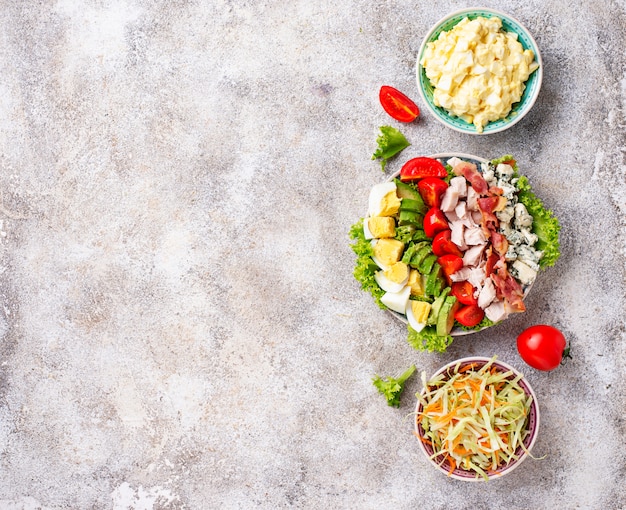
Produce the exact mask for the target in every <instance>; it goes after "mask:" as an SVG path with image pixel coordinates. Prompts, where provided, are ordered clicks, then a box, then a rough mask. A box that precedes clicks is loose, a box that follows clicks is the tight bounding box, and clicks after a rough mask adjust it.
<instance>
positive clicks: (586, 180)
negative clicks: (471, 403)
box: [0, 0, 626, 510]
mask: <svg viewBox="0 0 626 510" xmlns="http://www.w3.org/2000/svg"><path fill="white" fill-rule="evenodd" d="M483 4H484V5H485V6H487V7H497V8H499V9H501V10H504V11H506V12H509V13H510V14H512V15H514V16H515V17H517V18H518V19H519V20H521V21H522V22H523V23H525V24H526V25H527V27H528V28H529V29H530V31H531V32H532V33H533V34H534V36H535V38H536V40H537V42H538V44H539V46H540V48H541V50H542V55H543V61H544V84H543V89H542V91H541V94H540V96H539V99H538V101H537V104H536V106H535V108H534V109H533V111H532V112H531V113H530V114H529V115H528V116H527V117H526V118H524V119H523V120H522V121H521V122H520V123H518V124H517V125H516V126H515V127H514V128H513V129H511V130H510V131H508V132H505V133H501V134H495V135H490V136H488V137H472V136H467V135H462V134H458V133H455V132H453V131H450V130H447V129H445V128H444V127H442V126H440V125H439V124H438V123H437V122H436V121H435V120H434V118H433V117H431V116H430V115H429V114H428V113H427V112H424V113H423V115H422V116H421V118H420V119H419V121H417V122H415V123H413V124H411V125H407V126H403V127H402V129H403V131H404V133H405V134H406V135H407V137H408V138H409V140H410V141H411V142H412V146H411V147H410V148H409V149H407V151H406V152H405V153H404V156H406V157H408V156H412V155H421V154H429V153H434V152H442V151H458V152H467V153H470V154H475V155H479V156H484V157H497V156H500V155H502V154H506V153H513V154H514V155H515V156H516V157H517V159H518V161H519V163H520V166H521V169H522V172H523V173H525V174H526V175H528V176H529V178H530V180H531V183H532V184H533V186H534V188H535V190H536V191H537V193H538V194H539V195H540V196H541V198H542V199H543V200H544V201H545V203H546V204H547V205H548V206H549V207H550V208H552V209H553V210H554V211H555V213H556V214H557V215H558V217H559V219H560V220H561V223H562V225H563V231H562V258H561V259H560V261H559V262H558V264H557V265H556V266H555V267H554V268H550V269H548V270H547V271H545V272H544V273H543V274H541V276H540V278H539V279H538V281H537V283H536V285H535V287H534V288H533V290H532V293H531V295H530V296H529V298H528V301H527V303H528V312H527V313H526V314H523V315H519V316H515V317H513V318H512V319H510V320H509V321H507V322H506V323H505V324H502V325H500V326H498V327H496V328H493V329H492V330H489V331H485V332H483V333H480V334H476V335H473V336H470V337H466V338H463V339H459V340H458V341H457V342H455V343H454V344H453V345H452V346H451V347H450V349H449V351H448V352H447V353H445V354H429V353H421V352H417V351H414V350H413V349H412V348H411V347H410V346H409V345H408V344H407V343H406V340H405V331H404V327H403V326H402V325H401V324H399V323H397V322H395V321H394V319H393V318H392V317H391V316H389V315H388V314H386V313H384V312H382V311H380V310H379V309H378V308H376V306H375V305H374V303H373V302H372V300H371V298H370V297H369V296H368V295H366V294H365V293H363V292H362V291H361V290H360V289H359V286H358V284H357V282H356V281H355V280H354V279H353V277H352V267H353V263H354V256H353V253H352V251H351V250H350V247H349V242H350V241H349V239H348V235H347V232H348V230H349V227H350V225H351V224H352V223H354V222H355V221H356V220H358V218H359V217H360V216H361V215H362V214H363V213H364V211H365V208H366V205H367V198H366V197H367V193H368V190H369V188H370V187H371V186H372V185H373V184H374V183H377V182H379V181H381V180H382V179H383V178H384V177H385V175H383V174H382V173H381V171H380V167H379V166H378V164H377V163H376V162H373V161H371V160H370V156H371V154H372V152H373V151H374V149H375V139H376V135H377V131H378V126H380V125H383V124H392V125H396V126H398V124H397V123H394V121H392V120H391V119H390V118H388V117H387V116H386V114H385V113H384V112H383V111H382V109H381V108H380V107H379V104H378V99H377V92H378V89H379V87H380V86H381V85H383V84H388V85H393V86H395V87H398V88H400V89H401V90H403V91H404V92H405V93H407V94H409V95H410V96H412V97H413V98H415V99H416V100H417V101H418V103H419V100H418V94H417V90H416V85H415V79H414V60H415V55H416V52H417V50H418V48H419V44H420V42H421V39H422V37H423V36H424V35H425V34H426V32H427V30H428V28H429V27H430V26H431V24H433V23H434V22H435V21H437V20H438V19H439V18H441V17H442V16H444V15H445V14H447V13H448V12H450V11H453V10H456V9H458V8H461V7H466V6H468V4H467V3H463V2H454V1H443V2H434V3H432V2H428V3H427V2H409V1H373V2H357V1H353V0H348V1H347V2H328V1H323V2H318V1H315V2H310V1H308V0H296V1H294V2H263V1H259V2H244V1H242V2H237V1H233V2H231V1H228V0H224V1H220V0H215V1H211V2H202V1H184V0H177V1H169V2H168V1H163V0H160V1H154V2H149V1H146V0H110V1H109V0H104V1H88V0H76V1H72V0H58V1H53V0H44V1H41V2H27V1H9V0H4V1H2V2H0V7H1V12H2V16H0V30H1V32H0V33H2V45H1V50H0V69H1V76H2V78H1V79H0V147H1V151H0V192H1V202H0V227H1V228H0V304H1V306H0V508H2V509H11V510H18V509H19V510H26V509H28V510H34V509H66V508H72V509H112V508H114V509H126V508H132V509H153V508H154V509H170V508H176V509H178V508H181V509H182V508H188V509H214V508H215V509H222V508H223V509H248V508H267V509H276V508H307V509H309V508H310V509H338V508H347V509H351V508H361V509H415V508H424V509H450V508H457V509H492V508H498V509H554V508H561V509H596V508H597V509H607V510H613V509H618V508H624V503H623V501H624V498H625V497H626V490H625V488H624V482H623V480H624V477H625V475H626V462H625V461H624V456H623V451H624V446H625V442H626V441H625V439H624V438H625V437H626V427H625V422H624V418H625V416H624V415H625V411H624V409H625V407H626V397H625V395H626V384H625V379H624V373H625V371H624V361H625V360H626V352H625V345H626V344H625V334H624V312H625V307H624V274H625V273H624V269H625V265H624V255H625V253H624V248H625V243H624V240H625V237H624V235H625V232H624V215H625V213H626V199H625V197H626V184H625V177H624V176H625V172H626V165H625V161H624V158H625V156H624V151H625V150H626V135H625V125H626V118H625V114H624V108H625V101H626V74H625V63H626V57H625V53H624V48H625V47H626V5H625V3H624V1H623V0H619V1H615V0H613V1H608V2H601V1H591V0H582V1H579V2H573V3H572V2H564V1H563V0H548V1H538V0H530V1H529V2H524V3H522V2H514V1H503V2H484V3H483ZM420 106H421V105H420ZM398 165H399V163H398V162H394V163H392V164H390V165H389V167H388V173H390V172H393V171H394V170H397V168H398ZM536 323H548V324H553V325H556V326H558V327H560V328H562V329H563V330H564V331H565V332H566V335H567V337H568V339H569V341H570V342H571V344H572V351H573V356H574V358H573V360H571V361H570V362H569V363H567V365H565V366H563V367H560V368H559V369H558V370H556V371H554V372H551V373H542V372H538V371H535V370H533V369H530V368H528V367H525V365H524V364H523V362H522V361H521V359H520V358H519V356H518V354H517V352H516V349H515V337H516V335H517V334H518V333H519V332H520V331H521V330H522V329H523V328H525V327H526V326H528V325H531V324H536ZM468 354H479V355H489V356H490V355H494V354H496V355H498V357H499V358H500V359H501V360H503V361H507V362H509V363H512V364H513V365H515V366H517V367H518V368H521V369H523V371H524V372H525V374H526V376H527V378H528V380H529V381H530V382H531V384H532V385H533V387H534V388H535V391H536V392H537V394H538V398H539V400H540V409H541V413H542V422H541V431H540V437H539V439H538V441H537V443H536V446H535V450H534V453H535V454H536V455H537V456H542V457H543V456H545V458H543V459H542V460H529V461H527V462H525V463H524V464H523V465H522V466H520V468H519V469H518V470H516V471H515V472H514V473H513V474H511V476H510V478H505V479H502V480H497V481H493V482H489V483H488V484H467V483H462V482H456V481H453V480H449V479H447V478H446V477H444V476H442V475H441V474H440V473H438V472H436V471H435V470H434V469H432V468H431V467H430V466H429V465H428V464H427V461H426V460H425V459H424V458H423V457H422V454H421V453H420V451H419V449H418V446H417V444H416V440H415V438H414V437H413V436H412V434H411V412H412V410H413V407H414V404H415V397H414V394H415V392H417V391H419V390H420V388H421V384H420V382H419V378H417V377H416V378H413V379H412V380H411V381H410V382H409V384H408V386H407V390H406V392H405V394H404V396H403V400H402V406H401V408H400V409H392V408H389V407H387V406H386V405H385V403H384V401H383V399H382V397H381V396H380V395H378V394H377V393H376V390H375V388H374V387H373V386H372V384H371V377H372V376H373V375H374V374H375V373H379V374H382V375H396V374H399V373H400V372H401V371H402V370H404V369H405V368H406V367H407V366H408V364H409V363H415V364H416V365H417V367H418V369H419V370H420V371H422V370H424V371H426V372H427V373H431V372H433V371H434V370H435V369H437V368H438V367H439V366H440V365H442V364H444V363H446V362H448V361H450V360H453V359H455V358H458V357H463V356H466V355H468Z"/></svg>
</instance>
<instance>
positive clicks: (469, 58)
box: [420, 17, 539, 133]
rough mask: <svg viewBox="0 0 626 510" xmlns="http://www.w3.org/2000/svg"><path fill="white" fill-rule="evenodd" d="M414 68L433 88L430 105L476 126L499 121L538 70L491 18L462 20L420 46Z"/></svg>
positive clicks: (480, 129) (531, 55) (530, 53)
mask: <svg viewBox="0 0 626 510" xmlns="http://www.w3.org/2000/svg"><path fill="white" fill-rule="evenodd" d="M420 64H421V65H422V66H423V67H424V69H425V71H426V76H427V77H428V79H429V80H430V82H431V84H432V85H433V87H434V90H433V100H434V103H435V105H437V106H441V107H443V108H445V109H446V110H447V111H448V112H449V113H451V114H453V115H455V116H457V117H459V118H461V119H463V120H465V121H466V122H468V123H470V124H474V126H476V130H477V131H478V132H479V133H482V132H483V128H484V127H485V125H486V124H487V123H488V122H491V121H495V120H499V119H504V118H506V116H507V115H508V114H509V112H510V111H511V108H512V106H513V104H515V103H517V102H519V101H520V99H521V98H522V94H523V93H524V89H525V82H526V81H527V80H528V78H529V76H530V75H531V74H532V73H533V72H534V71H535V70H536V69H538V67H539V64H538V63H537V62H536V60H535V54H534V53H533V51H531V50H525V49H524V47H523V46H522V45H521V43H520V42H519V41H518V40H517V34H514V33H510V32H506V31H504V30H502V20H501V19H500V18H497V17H493V18H483V17H478V18H476V19H473V20H470V19H469V18H464V19H463V20H461V21H460V22H459V23H458V24H457V25H456V26H455V27H454V28H453V29H452V30H450V31H448V32H442V33H441V34H440V35H439V38H438V39H437V40H436V41H433V42H430V43H428V44H427V45H426V50H425V52H424V56H423V57H422V59H421V61H420Z"/></svg>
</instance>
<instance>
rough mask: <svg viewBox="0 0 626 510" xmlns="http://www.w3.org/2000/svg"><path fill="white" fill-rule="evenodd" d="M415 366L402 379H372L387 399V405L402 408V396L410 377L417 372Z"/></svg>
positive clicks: (375, 377)
mask: <svg viewBox="0 0 626 510" xmlns="http://www.w3.org/2000/svg"><path fill="white" fill-rule="evenodd" d="M415 370H416V369H415V365H411V366H410V367H409V368H408V370H406V371H405V372H404V373H403V374H402V375H401V376H400V377H397V378H396V377H385V378H384V379H383V378H382V377H380V376H379V375H375V376H374V377H373V379H372V382H373V384H374V386H376V388H377V389H378V391H379V393H381V394H383V395H384V396H385V398H386V399H387V405H388V406H391V407H400V396H401V395H402V392H403V391H404V385H405V384H406V382H407V381H408V379H409V377H411V376H412V375H413V372H415Z"/></svg>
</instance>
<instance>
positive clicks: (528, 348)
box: [517, 324, 569, 371]
mask: <svg viewBox="0 0 626 510" xmlns="http://www.w3.org/2000/svg"><path fill="white" fill-rule="evenodd" d="M566 345H567V341H566V340H565V336H563V333H561V332H560V331H559V330H558V329H556V328H555V327H552V326H546V325H545V324H538V325H535V326H531V327H529V328H527V329H525V330H524V331H522V332H521V333H520V335H519V336H518V337H517V350H518V351H519V354H520V356H521V357H522V359H523V360H524V361H525V362H526V363H528V365H530V366H531V367H533V368H536V369H537V370H544V371H548V370H554V369H555V368H556V367H558V366H559V365H560V364H561V361H563V356H567V355H569V352H568V351H569V349H566Z"/></svg>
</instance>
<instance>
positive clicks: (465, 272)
mask: <svg viewBox="0 0 626 510" xmlns="http://www.w3.org/2000/svg"><path fill="white" fill-rule="evenodd" d="M471 272H472V270H471V269H470V268H469V267H462V268H461V269H459V270H458V271H457V272H456V273H452V274H451V275H450V280H452V281H453V282H464V281H465V280H467V279H468V278H469V277H470V274H471Z"/></svg>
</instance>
